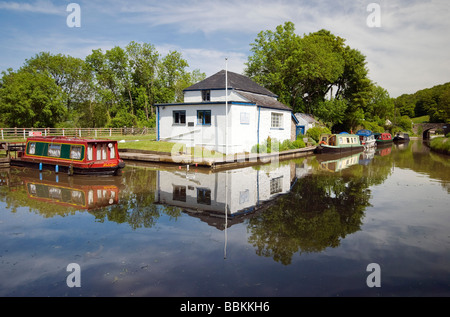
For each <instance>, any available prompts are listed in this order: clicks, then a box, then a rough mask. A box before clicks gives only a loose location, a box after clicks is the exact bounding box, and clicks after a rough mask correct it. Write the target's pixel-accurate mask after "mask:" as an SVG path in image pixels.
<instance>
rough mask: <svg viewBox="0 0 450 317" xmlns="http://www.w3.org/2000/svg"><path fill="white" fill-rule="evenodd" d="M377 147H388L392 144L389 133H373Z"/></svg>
mask: <svg viewBox="0 0 450 317" xmlns="http://www.w3.org/2000/svg"><path fill="white" fill-rule="evenodd" d="M374 136H375V140H376V142H377V146H383V145H389V144H391V143H392V141H393V140H392V135H391V134H390V133H374Z"/></svg>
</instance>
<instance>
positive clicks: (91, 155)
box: [87, 144, 94, 161]
mask: <svg viewBox="0 0 450 317" xmlns="http://www.w3.org/2000/svg"><path fill="white" fill-rule="evenodd" d="M93 150H94V149H93V148H92V144H88V148H87V159H88V161H92V160H93V159H94V151H93Z"/></svg>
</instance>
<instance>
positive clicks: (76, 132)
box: [0, 127, 155, 140]
mask: <svg viewBox="0 0 450 317" xmlns="http://www.w3.org/2000/svg"><path fill="white" fill-rule="evenodd" d="M0 129H1V140H11V139H26V138H27V137H29V136H72V137H78V138H85V137H89V138H99V137H113V136H124V135H147V134H154V133H155V128H134V127H123V128H42V129H37V128H0Z"/></svg>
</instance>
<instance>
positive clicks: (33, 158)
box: [10, 136, 125, 175]
mask: <svg viewBox="0 0 450 317" xmlns="http://www.w3.org/2000/svg"><path fill="white" fill-rule="evenodd" d="M10 164H11V165H13V166H27V167H34V168H39V169H51V170H54V171H56V172H62V173H68V174H69V175H72V174H82V175H118V174H119V173H120V171H121V170H122V168H124V167H125V163H124V162H123V160H122V159H120V157H119V150H118V148H117V141H112V140H107V139H103V140H98V139H81V138H73V137H60V136H58V137H54V136H38V137H29V138H28V139H27V142H26V144H25V146H24V147H23V148H22V149H21V150H19V151H18V152H17V156H16V157H15V158H11V161H10Z"/></svg>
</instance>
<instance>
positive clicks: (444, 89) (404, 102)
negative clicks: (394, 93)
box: [394, 83, 450, 122]
mask: <svg viewBox="0 0 450 317" xmlns="http://www.w3.org/2000/svg"><path fill="white" fill-rule="evenodd" d="M394 104H395V109H396V110H397V111H398V112H399V114H400V115H407V116H409V117H410V118H412V117H421V116H429V121H430V122H450V83H446V84H442V85H436V86H434V87H432V88H427V89H422V90H419V91H417V92H415V93H413V94H404V95H401V96H399V97H397V98H396V99H395V100H394Z"/></svg>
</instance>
